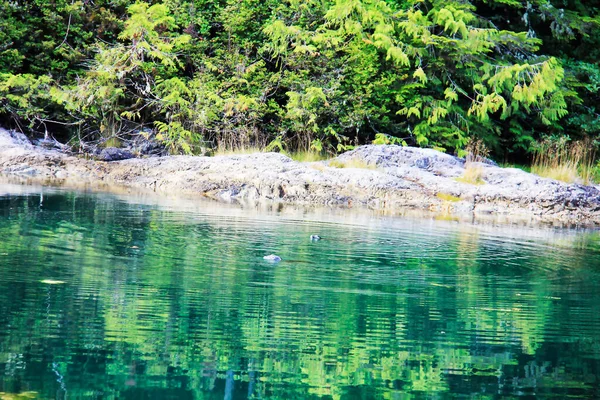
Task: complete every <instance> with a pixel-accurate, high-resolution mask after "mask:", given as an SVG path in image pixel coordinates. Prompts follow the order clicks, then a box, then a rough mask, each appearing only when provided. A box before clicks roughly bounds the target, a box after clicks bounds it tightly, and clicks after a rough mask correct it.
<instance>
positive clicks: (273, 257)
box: [263, 254, 281, 262]
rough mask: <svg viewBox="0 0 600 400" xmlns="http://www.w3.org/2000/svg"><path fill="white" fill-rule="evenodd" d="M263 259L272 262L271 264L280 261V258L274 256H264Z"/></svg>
mask: <svg viewBox="0 0 600 400" xmlns="http://www.w3.org/2000/svg"><path fill="white" fill-rule="evenodd" d="M263 259H265V260H267V261H272V262H279V261H281V257H279V256H276V255H275V254H269V255H268V256H264V257H263Z"/></svg>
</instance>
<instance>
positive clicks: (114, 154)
mask: <svg viewBox="0 0 600 400" xmlns="http://www.w3.org/2000/svg"><path fill="white" fill-rule="evenodd" d="M134 157H135V156H134V155H133V153H131V152H130V151H129V150H125V149H118V148H116V147H107V148H105V149H102V151H101V152H100V154H99V155H98V160H100V161H119V160H128V159H130V158H134Z"/></svg>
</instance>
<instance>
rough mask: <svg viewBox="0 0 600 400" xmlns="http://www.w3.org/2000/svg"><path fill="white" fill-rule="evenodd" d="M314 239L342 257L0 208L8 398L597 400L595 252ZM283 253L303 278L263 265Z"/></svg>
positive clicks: (97, 206)
mask: <svg viewBox="0 0 600 400" xmlns="http://www.w3.org/2000/svg"><path fill="white" fill-rule="evenodd" d="M323 229H327V231H326V232H324V233H325V234H326V236H325V234H324V236H325V237H330V238H335V237H338V236H341V235H344V241H341V242H335V241H334V240H323V241H321V242H319V243H318V244H317V245H315V244H314V243H310V241H306V240H302V239H306V238H307V237H308V235H307V234H306V233H307V232H309V230H310V227H309V226H307V225H305V224H271V225H269V226H265V225H264V224H263V223H261V222H260V221H258V222H252V221H247V220H243V219H218V218H213V219H210V218H208V219H207V218H206V217H194V218H192V217H190V216H189V215H185V214H177V213H173V212H172V213H169V212H162V211H159V210H155V209H151V208H148V207H143V206H130V205H126V204H123V203H119V202H117V201H115V200H113V199H111V198H109V197H95V196H83V195H75V194H66V195H45V197H44V203H43V206H42V209H41V210H40V206H39V198H37V199H32V197H23V198H18V199H16V200H15V199H11V200H7V199H0V239H1V240H0V254H2V256H0V257H1V258H0V260H1V262H2V264H1V268H2V269H1V271H2V279H1V280H0V368H1V369H2V370H3V371H4V375H3V377H2V378H1V379H0V392H12V393H15V392H25V391H37V392H40V393H41V395H43V397H52V398H62V397H57V396H59V395H61V393H62V394H63V395H64V394H66V393H68V394H69V397H71V396H73V397H75V398H76V397H94V396H105V397H107V396H119V397H120V398H130V399H134V398H135V399H137V398H149V397H160V398H173V399H175V398H177V399H179V398H207V399H212V398H215V399H216V398H219V399H223V398H225V399H239V398H291V397H302V398H311V397H315V398H317V397H323V396H324V397H331V398H357V397H362V398H373V397H387V396H390V395H393V394H394V393H404V392H412V393H425V392H438V393H443V392H447V391H452V392H454V393H462V394H471V393H478V394H479V393H481V394H487V395H489V396H490V397H493V396H495V395H498V394H505V395H514V394H515V393H531V394H544V393H550V392H552V393H562V394H565V395H566V394H578V395H583V396H592V397H593V395H595V394H597V393H598V383H597V382H598V371H599V370H600V369H599V368H598V367H599V366H600V364H599V360H600V344H599V343H600V341H599V340H598V337H600V335H598V332H599V329H600V317H599V316H598V315H597V314H596V313H593V312H592V310H594V309H595V308H596V307H597V306H598V305H599V303H600V298H599V296H598V293H596V289H595V284H594V280H593V279H592V278H597V273H598V272H597V266H594V265H595V264H593V263H594V262H596V263H597V262H598V257H597V256H596V255H595V253H594V251H595V250H594V249H590V245H581V246H580V248H581V250H578V252H577V253H575V252H573V251H567V250H565V251H567V253H566V256H565V255H563V253H562V251H563V250H560V249H558V250H557V249H553V248H548V247H527V246H521V245H519V244H518V243H517V244H515V243H514V242H513V243H508V242H506V243H504V242H502V241H499V240H489V238H487V237H482V236H478V235H476V234H473V232H466V231H461V230H456V231H449V232H445V234H444V235H440V234H437V235H436V236H435V237H434V238H429V239H428V236H427V234H426V233H425V232H414V231H400V232H399V233H398V232H394V231H387V232H384V233H382V232H379V231H376V230H365V229H363V228H357V227H336V226H329V227H326V228H323ZM297 238H301V239H297ZM595 239H596V238H595V237H591V239H590V240H595ZM577 240H581V239H580V238H578V239H577ZM275 246H277V247H278V249H279V250H278V251H279V252H280V253H281V254H284V255H285V256H286V257H284V260H286V259H289V260H292V261H294V262H290V263H286V262H285V261H284V262H282V263H281V264H279V265H277V266H273V265H266V264H264V263H261V261H260V259H261V257H260V256H261V255H262V254H265V253H267V252H268V251H269V250H270V249H272V248H273V247H275ZM540 248H543V249H544V251H540ZM586 249H587V250H586ZM567 256H568V257H567ZM566 260H568V264H569V265H566V264H565V263H566V262H567V261H566ZM590 266H591V267H590ZM567 267H568V268H567ZM594 268H595V269H594ZM50 278H52V279H56V280H61V281H65V282H66V283H65V284H63V285H48V284H44V283H41V280H43V279H50ZM63 395H61V396H63Z"/></svg>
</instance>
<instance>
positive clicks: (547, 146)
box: [531, 136, 596, 185]
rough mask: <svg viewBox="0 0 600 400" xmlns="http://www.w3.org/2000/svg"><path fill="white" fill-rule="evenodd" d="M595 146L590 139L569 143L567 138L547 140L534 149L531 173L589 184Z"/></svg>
mask: <svg viewBox="0 0 600 400" xmlns="http://www.w3.org/2000/svg"><path fill="white" fill-rule="evenodd" d="M595 156H596V146H595V144H594V142H593V140H591V139H590V138H585V139H583V140H579V141H575V142H570V141H569V138H568V137H567V136H562V137H560V138H558V139H556V138H547V139H544V140H542V141H541V142H538V143H537V145H536V146H535V149H534V156H533V163H532V165H531V172H532V173H534V174H537V175H539V176H543V177H546V178H551V179H556V180H558V181H563V182H567V183H574V182H577V183H583V184H584V185H588V184H590V182H591V181H592V176H593V172H594V159H595Z"/></svg>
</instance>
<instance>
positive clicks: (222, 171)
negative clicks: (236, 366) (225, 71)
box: [0, 128, 600, 226]
mask: <svg viewBox="0 0 600 400" xmlns="http://www.w3.org/2000/svg"><path fill="white" fill-rule="evenodd" d="M477 168H478V169H480V172H481V179H482V182H478V184H471V183H467V182H463V181H461V179H460V178H461V177H462V176H463V175H464V173H465V161H464V160H462V159H459V158H456V157H453V156H450V155H447V154H444V153H441V152H438V151H435V150H432V149H420V148H411V147H401V146H375V145H369V146H361V147H358V148H356V149H355V150H353V151H350V152H347V153H344V154H342V155H340V156H339V157H337V158H336V159H334V160H330V161H323V162H315V163H300V162H296V161H293V160H291V159H290V158H288V157H286V156H284V155H282V154H278V153H258V154H251V155H235V156H216V157H194V156H166V157H150V158H132V159H127V160H121V161H112V162H104V161H96V160H90V159H85V158H82V157H76V156H72V155H68V154H65V153H63V152H60V151H57V150H52V149H46V148H43V147H40V146H34V145H33V144H31V143H29V142H28V141H27V140H26V139H25V138H24V137H22V136H19V135H17V134H15V133H12V132H9V131H7V130H4V129H1V128H0V174H1V175H4V176H10V177H20V178H22V179H24V180H27V181H30V182H37V183H44V184H61V185H66V186H82V185H90V186H96V187H98V186H111V185H119V186H126V187H131V188H136V189H144V190H152V191H155V192H163V193H168V194H173V193H180V194H188V195H200V196H206V197H209V198H213V199H218V200H221V201H238V202H262V201H268V202H281V203H289V204H298V205H333V206H342V207H369V208H371V209H375V210H384V211H389V212H396V211H397V212H401V211H402V210H406V209H410V210H427V211H433V212H436V213H441V214H443V215H449V216H453V215H456V216H463V217H464V216H468V217H473V218H487V219H489V218H490V217H498V218H502V219H504V220H511V219H514V220H531V221H535V222H550V223H560V224H569V225H581V226H596V225H600V191H599V190H598V189H597V188H596V187H593V186H583V185H577V184H565V183H562V182H557V181H554V180H551V179H546V178H540V177H539V176H536V175H533V174H529V173H527V172H524V171H521V170H518V169H514V168H500V167H497V166H495V165H491V164H484V163H479V164H478V165H477Z"/></svg>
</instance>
